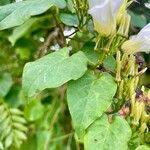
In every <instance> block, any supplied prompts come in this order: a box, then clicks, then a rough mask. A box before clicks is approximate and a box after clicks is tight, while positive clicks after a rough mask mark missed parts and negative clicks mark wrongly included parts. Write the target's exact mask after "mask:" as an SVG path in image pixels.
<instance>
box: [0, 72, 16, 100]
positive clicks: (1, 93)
mask: <svg viewBox="0 0 150 150" xmlns="http://www.w3.org/2000/svg"><path fill="white" fill-rule="evenodd" d="M12 84H13V81H12V77H11V75H10V74H9V73H4V74H1V75H0V97H5V96H6V95H7V93H8V92H9V90H10V88H11V86H12Z"/></svg>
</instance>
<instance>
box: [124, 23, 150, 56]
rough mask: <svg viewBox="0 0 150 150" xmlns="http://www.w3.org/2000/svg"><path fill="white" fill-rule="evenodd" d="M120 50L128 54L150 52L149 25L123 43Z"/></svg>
mask: <svg viewBox="0 0 150 150" xmlns="http://www.w3.org/2000/svg"><path fill="white" fill-rule="evenodd" d="M122 49H123V50H124V51H125V52H126V53H128V54H134V53H137V52H150V23H149V24H148V25H146V26H145V27H144V28H143V29H142V30H141V31H140V32H139V33H138V34H137V35H135V36H132V37H131V38H130V39H129V40H128V41H126V42H125V43H123V45H122Z"/></svg>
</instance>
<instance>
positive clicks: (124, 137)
mask: <svg viewBox="0 0 150 150" xmlns="http://www.w3.org/2000/svg"><path fill="white" fill-rule="evenodd" d="M130 138H131V129H130V126H129V125H128V123H127V122H126V120H125V119H123V118H121V117H119V116H116V117H114V118H113V122H112V123H109V122H108V118H107V116H106V115H104V116H102V117H101V118H100V119H98V120H97V121H95V122H94V123H93V124H92V125H91V126H90V127H89V128H88V130H87V134H86V135H85V138H84V144H85V150H127V149H128V141H129V140H130Z"/></svg>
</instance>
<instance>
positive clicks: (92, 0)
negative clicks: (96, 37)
mask: <svg viewBox="0 0 150 150" xmlns="http://www.w3.org/2000/svg"><path fill="white" fill-rule="evenodd" d="M123 3H124V0H115V1H114V0H89V14H90V15H91V16H92V17H93V21H94V28H95V30H96V31H97V32H98V33H100V34H101V35H103V36H109V35H111V34H113V33H115V31H116V26H117V25H116V24H117V23H116V22H117V14H118V12H119V9H120V7H121V5H122V4H123Z"/></svg>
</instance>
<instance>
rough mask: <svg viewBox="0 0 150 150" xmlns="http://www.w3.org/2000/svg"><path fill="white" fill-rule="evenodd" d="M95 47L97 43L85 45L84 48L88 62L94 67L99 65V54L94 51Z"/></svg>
mask: <svg viewBox="0 0 150 150" xmlns="http://www.w3.org/2000/svg"><path fill="white" fill-rule="evenodd" d="M94 46H95V43H93V42H88V43H85V45H84V46H83V48H82V51H83V52H84V54H85V55H86V57H87V58H88V61H89V62H90V63H91V64H92V65H96V64H97V63H98V53H97V52H96V51H94Z"/></svg>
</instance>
